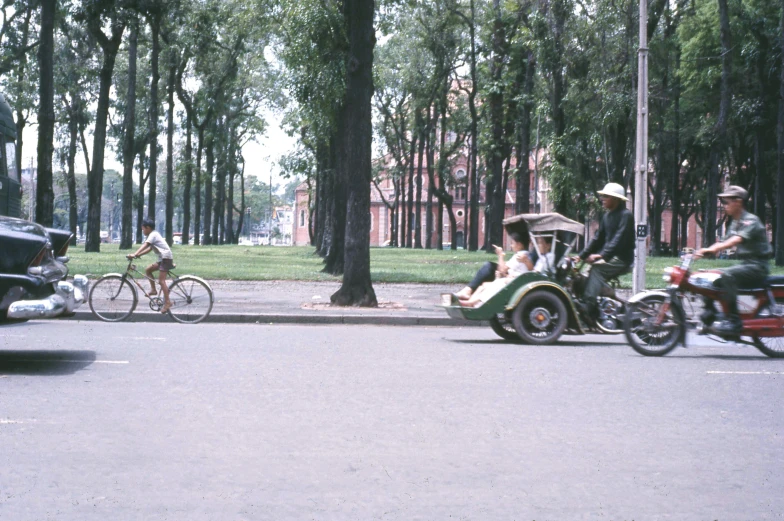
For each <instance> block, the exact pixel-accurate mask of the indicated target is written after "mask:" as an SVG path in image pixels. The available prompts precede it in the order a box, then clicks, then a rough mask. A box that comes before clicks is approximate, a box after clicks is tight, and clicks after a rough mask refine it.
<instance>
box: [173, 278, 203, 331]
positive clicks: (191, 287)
mask: <svg viewBox="0 0 784 521" xmlns="http://www.w3.org/2000/svg"><path fill="white" fill-rule="evenodd" d="M169 299H170V300H171V302H172V307H171V308H169V316H171V317H172V318H173V319H174V320H176V321H177V322H181V323H183V324H196V323H198V322H201V321H202V320H204V319H205V318H207V317H208V316H209V314H210V311H212V289H210V287H209V286H208V285H207V283H206V282H204V281H203V280H201V279H199V278H197V277H189V276H185V277H179V278H178V279H177V280H175V281H174V282H173V283H172V284H171V286H169Z"/></svg>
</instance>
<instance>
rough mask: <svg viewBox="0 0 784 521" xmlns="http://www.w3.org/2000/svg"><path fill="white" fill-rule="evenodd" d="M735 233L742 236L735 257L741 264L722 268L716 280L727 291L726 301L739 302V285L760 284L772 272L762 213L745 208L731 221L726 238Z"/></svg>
mask: <svg viewBox="0 0 784 521" xmlns="http://www.w3.org/2000/svg"><path fill="white" fill-rule="evenodd" d="M734 235H739V236H740V237H742V238H743V242H741V243H740V244H739V245H738V246H737V249H736V250H735V258H737V259H738V260H740V261H741V262H740V264H737V265H735V266H730V267H729V268H724V269H722V270H721V271H722V276H721V278H720V279H718V280H717V281H716V285H717V286H721V287H722V288H723V289H724V291H725V292H726V294H725V295H726V301H727V302H737V298H738V288H752V287H760V286H762V285H763V283H764V282H765V278H766V277H767V276H768V273H770V265H769V263H768V259H769V258H770V254H771V248H770V244H769V243H768V234H767V232H766V231H765V225H764V224H762V221H760V220H759V217H757V216H756V215H754V214H752V213H749V212H747V211H745V210H744V211H743V213H742V214H741V216H740V217H739V218H738V219H735V220H733V221H732V223H731V224H730V227H729V229H728V230H727V235H726V236H725V237H724V240H727V239H729V238H730V237H732V236H734Z"/></svg>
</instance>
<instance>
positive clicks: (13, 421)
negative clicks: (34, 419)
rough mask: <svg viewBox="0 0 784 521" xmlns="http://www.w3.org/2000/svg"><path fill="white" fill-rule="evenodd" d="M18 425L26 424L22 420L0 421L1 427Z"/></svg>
mask: <svg viewBox="0 0 784 521" xmlns="http://www.w3.org/2000/svg"><path fill="white" fill-rule="evenodd" d="M17 423H24V422H23V421H21V420H0V425H14V424H17Z"/></svg>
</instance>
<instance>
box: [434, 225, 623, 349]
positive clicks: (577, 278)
mask: <svg viewBox="0 0 784 521" xmlns="http://www.w3.org/2000/svg"><path fill="white" fill-rule="evenodd" d="M503 223H504V228H505V229H506V231H507V232H508V233H511V232H517V233H519V234H521V235H522V236H529V237H530V238H531V243H532V244H533V246H534V248H535V250H536V253H537V255H541V254H542V252H540V251H539V247H538V246H537V243H536V240H535V239H536V237H551V238H552V247H551V248H552V251H553V252H554V254H555V265H554V269H552V270H550V272H549V273H539V272H534V271H531V272H527V273H523V274H521V275H518V276H517V277H516V278H514V279H513V280H512V281H511V282H509V284H507V285H506V286H505V287H504V288H503V289H501V290H500V291H499V292H498V293H496V294H495V295H493V296H491V297H490V299H489V300H487V301H486V302H485V303H483V304H482V305H481V306H478V307H464V306H461V305H460V302H459V300H458V298H457V297H456V296H455V295H454V294H450V293H445V294H442V295H441V305H442V307H444V308H445V309H446V312H447V314H449V316H450V317H452V318H462V319H467V320H487V321H489V323H490V327H491V328H492V329H493V331H494V332H495V333H496V334H497V335H498V336H500V337H501V338H504V339H506V340H513V341H517V342H522V343H525V344H534V345H547V344H552V343H553V342H556V341H557V340H558V339H559V338H560V337H561V335H563V334H564V333H566V334H570V335H584V334H587V333H600V334H608V335H617V334H621V333H623V321H624V310H625V301H624V300H622V299H621V298H620V297H618V296H617V295H616V292H615V289H616V287H617V286H618V279H617V277H616V278H613V279H610V280H609V281H608V284H607V285H606V286H605V288H604V290H603V291H602V294H601V295H600V296H599V297H597V298H598V299H599V316H598V318H597V319H595V320H589V319H588V317H585V316H583V315H582V312H581V311H580V310H581V309H582V306H580V305H579V303H578V301H577V295H578V294H581V292H582V288H583V286H584V284H585V281H586V279H587V274H584V273H582V271H581V270H582V267H583V263H582V262H577V263H575V262H574V261H573V260H572V258H571V256H570V254H571V253H572V251H573V250H574V249H575V247H576V246H577V241H578V239H579V237H580V236H582V235H583V234H584V233H585V231H584V226H583V225H582V224H580V223H579V222H577V221H573V220H571V219H569V218H567V217H564V216H563V215H560V214H558V213H543V214H521V215H515V216H514V217H510V218H508V219H504V221H503Z"/></svg>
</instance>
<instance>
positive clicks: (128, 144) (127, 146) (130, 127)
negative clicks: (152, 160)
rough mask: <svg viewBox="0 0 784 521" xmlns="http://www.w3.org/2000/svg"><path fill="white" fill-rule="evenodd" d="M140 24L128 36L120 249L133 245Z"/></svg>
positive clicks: (133, 24) (132, 26) (135, 24)
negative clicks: (137, 55) (134, 160)
mask: <svg viewBox="0 0 784 521" xmlns="http://www.w3.org/2000/svg"><path fill="white" fill-rule="evenodd" d="M138 31H139V28H138V24H137V23H132V24H131V33H130V35H129V37H128V95H127V96H126V105H125V135H124V136H123V195H122V231H121V234H120V249H121V250H129V249H131V248H132V247H133V158H134V157H136V154H135V153H134V152H135V139H134V137H135V135H136V51H137V46H138Z"/></svg>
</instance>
